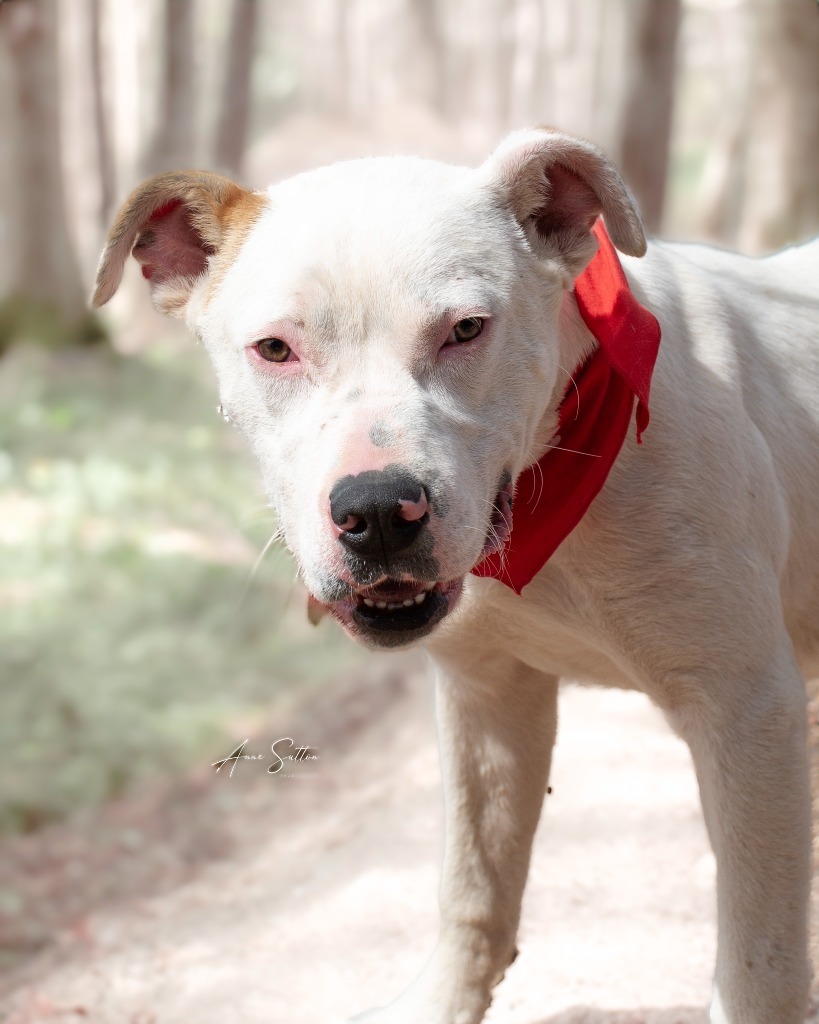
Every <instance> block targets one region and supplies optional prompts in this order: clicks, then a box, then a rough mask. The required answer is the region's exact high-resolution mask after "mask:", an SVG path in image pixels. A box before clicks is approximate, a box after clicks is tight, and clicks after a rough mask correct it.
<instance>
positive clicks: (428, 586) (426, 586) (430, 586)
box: [424, 583, 435, 593]
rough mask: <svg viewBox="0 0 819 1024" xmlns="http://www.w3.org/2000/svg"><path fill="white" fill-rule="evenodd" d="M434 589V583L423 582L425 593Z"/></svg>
mask: <svg viewBox="0 0 819 1024" xmlns="http://www.w3.org/2000/svg"><path fill="white" fill-rule="evenodd" d="M434 589H435V584H434V583H425V584H424V590H426V591H427V593H429V591H430V590H434Z"/></svg>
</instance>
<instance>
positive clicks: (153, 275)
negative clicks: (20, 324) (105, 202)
mask: <svg viewBox="0 0 819 1024" xmlns="http://www.w3.org/2000/svg"><path fill="white" fill-rule="evenodd" d="M266 202H267V199H266V197H265V196H264V195H262V194H261V193H258V192H250V191H249V190H248V189H245V188H242V187H241V186H240V185H237V184H236V183H235V182H233V181H231V180H230V179H229V178H223V177H222V176H221V175H218V174H210V173H209V172H207V171H175V172H171V173H169V174H159V175H156V177H153V178H150V179H149V180H148V181H146V182H144V183H143V184H142V185H140V186H139V188H137V189H136V190H135V191H134V192H133V193H132V195H131V196H130V197H129V199H128V200H127V202H126V203H125V205H124V206H123V207H122V209H121V210H120V213H119V215H118V217H117V219H116V221H115V222H114V226H113V227H112V229H111V232H110V234H109V236H108V242H107V244H106V246H105V249H104V251H103V253H102V257H101V258H100V263H99V268H98V270H97V280H96V286H95V289H94V294H93V296H92V299H91V305H92V306H94V307H98V306H102V305H104V304H105V303H106V302H108V300H109V299H110V298H111V296H112V295H113V294H114V292H115V291H116V290H117V288H118V287H119V283H120V281H121V280H122V271H123V268H124V266H125V261H126V260H127V258H128V256H129V254H130V253H131V252H132V250H133V253H134V256H135V257H136V259H138V260H139V262H140V263H141V264H142V266H143V273H144V275H145V277H146V278H147V279H148V280H149V281H150V282H151V287H152V291H153V293H154V298H155V301H156V302H157V304H158V305H160V306H162V307H164V308H165V310H166V311H167V312H169V313H171V314H173V315H179V313H180V312H181V311H182V310H183V309H184V306H185V302H186V301H187V296H189V294H190V290H191V288H192V286H193V283H194V282H195V281H196V280H197V279H198V278H199V277H201V275H202V274H204V273H205V272H207V271H208V270H209V269H210V266H211V263H212V261H213V260H215V259H216V257H217V256H218V255H219V254H220V253H221V252H222V250H223V248H224V247H225V246H229V247H230V252H232V254H233V256H234V257H235V254H236V252H238V249H239V248H240V247H241V243H242V242H243V241H244V239H245V238H246V236H247V232H248V231H249V230H250V227H251V226H252V224H253V223H255V220H256V219H257V218H258V216H259V215H260V214H261V211H262V209H263V208H264V206H265V205H266ZM228 255H229V254H227V253H226V254H225V257H224V259H228ZM228 262H229V260H228Z"/></svg>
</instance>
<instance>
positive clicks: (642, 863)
mask: <svg viewBox="0 0 819 1024" xmlns="http://www.w3.org/2000/svg"><path fill="white" fill-rule="evenodd" d="M407 664H408V663H406V662H401V661H393V662H390V661H389V660H387V659H379V661H378V662H377V663H376V667H377V671H375V672H374V675H373V677H372V678H371V679H368V680H366V681H364V682H363V683H362V682H360V681H359V682H356V683H355V684H350V685H349V686H347V687H346V688H343V689H342V692H341V693H338V694H335V695H334V696H333V697H332V698H328V699H327V700H326V701H325V702H323V706H322V707H320V709H319V711H318V713H316V712H310V713H307V712H305V713H303V714H302V715H301V716H297V717H296V719H295V720H289V721H288V731H287V732H286V733H284V735H294V736H295V738H296V739H297V740H298V741H299V742H301V743H305V744H313V745H314V746H316V747H318V750H319V760H318V761H316V762H311V763H304V764H297V765H291V766H290V768H289V770H290V771H291V772H292V774H293V775H294V776H296V777H293V778H290V779H284V778H278V777H271V776H269V775H267V774H266V773H265V771H264V768H263V766H260V765H259V764H256V763H251V762H245V763H242V764H239V765H237V768H236V771H235V773H234V776H233V778H228V777H226V776H224V775H221V774H220V775H219V776H218V777H211V776H210V775H208V776H207V778H206V780H205V781H203V782H202V783H201V785H200V787H199V790H201V792H200V791H199V790H197V794H198V795H196V796H195V797H194V796H192V797H191V806H192V808H193V807H194V805H195V808H196V815H195V817H196V820H197V822H199V824H198V825H197V829H198V831H197V836H198V837H199V840H201V841H203V842H204V841H205V840H206V838H207V837H208V836H210V840H211V842H212V843H214V849H213V851H212V852H211V853H210V854H208V855H207V856H202V857H201V858H200V859H199V860H197V859H196V858H195V857H194V858H193V859H192V860H191V866H190V867H189V870H188V871H187V872H180V871H179V870H176V871H175V873H174V872H172V884H170V883H168V882H167V880H166V881H165V882H162V881H161V879H160V876H161V875H162V871H163V870H167V869H168V864H171V863H176V861H175V860H174V858H177V859H178V850H179V848H180V844H179V841H178V837H174V835H173V834H172V833H169V835H167V836H166V835H165V834H156V833H155V832H154V833H153V834H151V833H150V831H146V835H148V836H149V838H150V841H149V842H146V843H144V844H143V846H142V848H141V849H142V853H141V854H140V853H137V854H136V855H133V856H132V859H131V860H130V861H127V860H126V861H123V862H122V863H121V864H120V866H119V871H120V874H125V875H127V874H128V863H130V864H131V865H132V867H133V870H134V872H135V873H136V874H137V875H139V876H140V877H141V879H142V880H141V882H140V883H139V884H136V883H134V884H133V885H131V886H130V889H129V888H128V887H127V886H126V890H125V892H124V894H121V895H120V897H119V898H118V899H112V898H106V900H104V901H100V906H99V907H98V908H97V909H96V910H95V911H93V912H91V913H89V914H87V915H85V916H84V917H83V919H82V921H81V922H80V923H79V924H77V923H76V922H75V923H74V924H73V925H72V927H71V928H66V927H64V928H63V930H62V932H61V936H60V941H59V942H58V944H57V945H56V946H55V947H53V948H52V949H51V950H48V951H46V952H44V953H43V954H41V956H40V957H39V959H35V960H34V961H33V962H32V963H30V964H29V965H28V966H27V967H26V968H25V970H24V971H23V972H20V973H18V976H17V978H16V980H15V981H14V983H13V984H11V986H10V989H9V987H8V986H7V990H6V991H7V996H8V1000H9V1002H8V1005H9V1007H10V1010H9V1016H8V1018H7V1020H8V1022H9V1024H39V1022H45V1021H48V1022H51V1021H72V1022H73V1021H93V1022H94V1024H192V1022H196V1024H233V1022H237V1024H238V1022H243V1024H332V1022H336V1021H340V1020H343V1019H344V1017H345V1016H346V1015H348V1014H352V1013H354V1012H358V1011H360V1010H362V1009H364V1008H366V1007H367V1006H371V1005H378V1004H379V1003H382V1002H385V1001H388V1000H389V998H390V997H392V996H394V995H395V994H397V992H398V991H400V989H401V988H402V987H403V985H405V984H406V983H407V982H409V981H410V980H411V979H412V978H413V977H414V975H415V974H416V972H417V971H418V969H419V968H420V966H421V965H422V963H423V961H424V959H425V957H426V956H427V955H428V953H429V952H430V950H431V948H432V945H433V943H434V937H435V926H436V906H435V900H436V889H437V869H438V859H439V844H440V834H441V803H440V788H439V780H438V765H437V755H436V751H435V743H434V725H433V716H432V706H431V687H430V684H429V682H428V681H427V679H426V677H425V675H424V674H423V673H422V672H420V671H419V669H418V668H417V663H415V662H410V663H409V668H406V667H405V666H406V665H407ZM385 674H386V676H387V678H386V680H385V679H384V676H385ZM561 716H562V721H561V729H560V736H559V741H558V747H557V751H556V757H555V767H554V772H553V779H552V785H553V790H554V792H553V795H552V796H551V797H549V798H548V803H547V811H546V814H545V816H544V819H543V821H542V823H541V828H540V831H539V835H538V839H537V849H536V851H535V855H534V860H533V868H532V874H531V879H530V883H529V887H528V890H527V896H526V904H525V913H524V920H523V925H522V929H521V934H520V942H519V945H520V956H519V957H518V960H517V961H516V963H515V964H514V965H513V967H512V968H511V969H510V970H509V972H508V973H507V976H506V979H505V980H504V981H503V983H502V984H501V986H500V988H499V989H498V992H497V996H496V1000H495V1003H494V1005H493V1007H492V1010H491V1011H490V1014H489V1017H488V1024H702V1022H703V1021H704V1020H705V1016H704V1011H703V1009H702V1008H703V1007H704V1005H705V1003H706V1002H707V998H708V992H709V977H710V971H711V963H712V959H713V955H714V946H715V939H714V896H713V882H714V864H713V858H712V856H711V854H710V852H709V849H708V845H707V841H706V836H705V831H704V828H703V825H702V822H701V818H700V812H699V808H698V803H697V795H696V787H695V782H694V778H693V771H692V769H691V765H690V760H689V757H688V753H687V750H686V749H685V747H684V746H683V745H682V743H680V742H679V741H678V740H677V739H676V738H675V737H674V736H673V735H672V734H671V733H670V731H669V730H668V728H667V727H666V725H665V723H664V721H663V720H662V717H661V716H660V714H659V713H658V712H657V711H656V710H655V709H653V708H652V707H651V706H650V705H649V703H648V702H647V701H646V700H645V699H644V698H642V697H641V696H639V695H637V694H622V693H617V692H607V691H602V690H593V689H580V688H577V687H571V686H568V687H566V689H565V691H564V693H563V695H562V703H561ZM271 729H272V731H273V732H276V729H275V726H271ZM274 738H277V737H276V736H270V737H269V738H268V740H267V742H269V741H270V739H274ZM248 749H253V747H252V745H250V746H249V748H248ZM255 749H258V750H261V749H262V740H261V739H260V740H259V742H258V743H257V744H256V748H255ZM225 753H226V754H227V753H228V752H227V751H226V752H225ZM265 763H269V759H268V762H265ZM177 809H178V811H179V812H180V813H183V810H182V809H181V808H179V807H178V808H177ZM191 813H192V814H193V810H192V811H191ZM203 823H204V824H203ZM208 823H209V824H208ZM217 835H218V836H220V837H221V838H220V840H219V842H215V841H214V839H213V837H214V836H217ZM143 838H144V837H143ZM169 850H171V852H170V853H169V852H168V851H169ZM160 853H161V854H162V856H160ZM129 856H131V855H129ZM163 857H164V860H163ZM183 859H184V858H183ZM189 859H190V858H189ZM163 863H164V864H165V869H163V868H162V864H163ZM140 865H142V868H141V871H142V874H141V875H140ZM146 865H147V866H148V867H147V868H146ZM148 868H150V870H148ZM100 870H101V871H102V869H100ZM109 896H110V894H109ZM419 1024H423V1022H419Z"/></svg>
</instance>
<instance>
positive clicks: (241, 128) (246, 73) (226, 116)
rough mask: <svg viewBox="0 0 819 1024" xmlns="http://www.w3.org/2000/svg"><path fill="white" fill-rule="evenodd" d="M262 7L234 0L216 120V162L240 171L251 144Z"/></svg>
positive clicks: (251, 0) (251, 1)
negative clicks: (251, 110) (258, 29)
mask: <svg viewBox="0 0 819 1024" xmlns="http://www.w3.org/2000/svg"><path fill="white" fill-rule="evenodd" d="M258 7H259V5H258V0H233V11H232V14H231V28H230V38H229V40H228V43H227V67H226V69H225V78H224V82H223V84H222V94H221V102H220V107H219V114H218V120H217V122H216V137H215V140H214V147H213V149H214V159H215V161H216V165H217V167H219V168H221V169H222V170H225V171H229V172H231V173H233V174H237V175H238V174H240V173H241V169H242V158H243V157H244V152H245V146H246V145H247V132H248V124H249V121H250V103H251V88H250V87H251V82H252V76H253V54H254V49H255V46H254V44H255V38H256V25H257V22H258Z"/></svg>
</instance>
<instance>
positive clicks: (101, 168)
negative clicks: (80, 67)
mask: <svg viewBox="0 0 819 1024" xmlns="http://www.w3.org/2000/svg"><path fill="white" fill-rule="evenodd" d="M101 21H102V2H101V0H90V10H89V26H88V27H89V33H90V39H89V51H90V53H91V95H92V101H93V107H94V141H95V144H96V151H97V153H96V155H97V173H98V175H99V183H100V201H99V220H100V226H101V227H102V228H103V229H106V228H107V227H108V224H109V223H110V221H111V213H112V210H113V205H114V187H115V186H114V160H113V154H112V152H111V133H110V132H109V130H108V112H107V110H106V109H105V89H104V86H103V66H102V38H101Z"/></svg>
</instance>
